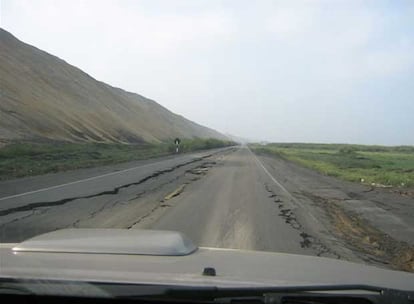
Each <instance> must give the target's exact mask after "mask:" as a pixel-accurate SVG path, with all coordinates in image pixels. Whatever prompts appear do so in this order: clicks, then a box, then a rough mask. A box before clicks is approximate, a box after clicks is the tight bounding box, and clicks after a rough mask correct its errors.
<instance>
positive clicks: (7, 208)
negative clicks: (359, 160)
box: [0, 147, 414, 268]
mask: <svg viewBox="0 0 414 304" xmlns="http://www.w3.org/2000/svg"><path fill="white" fill-rule="evenodd" d="M355 187H361V186H360V185H352V184H347V183H343V182H339V181H336V180H334V179H332V178H328V177H323V176H320V175H317V174H316V173H314V172H313V171H310V170H307V169H304V168H300V167H298V166H296V165H294V164H291V163H288V162H286V161H284V160H281V159H273V158H269V157H266V156H257V155H255V154H253V153H252V152H251V151H250V149H248V148H247V147H232V148H226V149H218V150H214V151H207V152H200V153H192V154H185V155H180V156H176V157H169V158H162V159H156V160H147V161H141V162H135V163H129V164H121V165H116V166H109V167H103V168H96V169H85V170H78V171H72V172H66V173H59V174H53V175H46V176H40V177H32V178H26V179H20V180H14V181H8V182H2V183H0V232H1V233H0V239H1V241H2V242H19V241H22V240H24V239H26V238H29V237H32V236H34V235H37V234H40V233H44V232H48V231H52V230H56V229H59V228H68V227H81V228H91V227H94V228H128V229H137V228H144V229H165V230H177V231H181V232H183V233H185V234H186V235H188V236H189V237H190V238H191V239H192V240H193V241H194V242H195V243H197V244H199V245H200V246H208V247H221V248H235V249H247V250H264V251H275V252H286V253H294V254H306V255H317V256H326V257H331V258H340V259H345V260H349V261H355V262H364V263H370V264H375V265H380V266H384V267H391V268H392V267H394V268H395V267H396V266H395V265H393V264H390V262H389V260H387V259H386V258H385V257H384V258H383V259H382V260H381V259H378V257H377V256H375V254H371V253H370V252H369V251H367V250H365V249H367V248H365V247H364V248H362V247H359V246H358V245H359V243H358V241H359V240H358V239H355V240H354V239H350V236H348V235H347V234H346V232H347V230H346V228H347V227H348V226H347V225H345V224H344V223H342V222H341V223H342V224H343V225H342V226H340V225H338V223H337V222H336V220H337V217H338V218H340V219H341V220H342V221H345V220H346V219H347V212H348V211H347V209H346V208H343V207H341V206H340V205H339V204H340V202H342V201H348V202H350V204H348V205H347V208H349V206H352V202H355V201H356V200H357V199H356V197H355V195H356V194H358V193H359V194H360V195H373V193H375V191H367V190H366V188H355ZM350 193H353V194H354V197H350V195H351V194H350ZM384 195H385V194H384ZM390 195H391V194H390ZM359 199H360V200H359V202H365V203H360V204H359V205H358V208H360V207H361V206H363V207H364V206H365V207H366V206H370V205H369V204H372V200H369V198H366V197H360V198H359ZM376 199H377V200H376V201H377V202H380V200H378V197H376ZM387 199H389V197H384V200H387ZM328 200H335V201H334V202H333V203H332V204H329V205H323V204H324V203H325V204H326V203H327V202H328ZM357 201H358V200H357ZM398 203H399V204H400V206H404V204H406V205H407V206H412V200H411V199H410V198H407V199H406V200H404V198H398ZM364 204H365V205H364ZM367 204H368V205H367ZM410 204H411V205H410ZM354 205H355V204H354ZM326 206H329V208H327V207H326ZM333 206H335V208H333ZM371 207H372V206H371ZM383 207H384V206H383ZM375 208H377V211H378V210H379V209H381V210H383V211H384V212H386V215H387V219H386V220H384V219H382V220H381V221H379V225H380V226H381V225H382V226H381V227H380V228H381V231H382V232H381V233H387V235H393V234H395V240H394V241H395V243H390V246H391V245H392V246H394V247H395V246H396V245H395V244H406V243H407V242H408V246H409V245H410V244H409V242H410V241H412V240H413V239H414V238H413V236H414V234H413V231H414V230H413V226H412V224H411V222H412V221H410V220H409V219H410V218H412V216H413V214H410V213H409V212H408V213H407V212H406V211H405V212H400V213H398V210H400V209H398V210H396V211H395V212H394V211H393V210H391V209H386V208H380V207H378V206H377V205H376V206H375ZM411 208H412V207H411ZM358 210H359V211H361V213H360V215H361V216H362V215H364V214H363V212H362V210H363V208H362V209H361V208H360V209H358ZM358 210H357V211H358ZM371 210H372V209H371ZM407 210H411V211H412V209H409V207H407ZM354 211H355V210H353V212H354ZM338 212H339V213H338ZM371 213H372V212H371ZM371 213H370V212H367V214H371ZM376 214H377V213H376ZM366 218H367V221H369V220H371V222H370V223H371V224H373V225H374V224H375V225H377V224H378V223H377V222H378V219H376V218H375V217H372V216H371V218H369V217H366ZM364 219H365V217H364ZM345 223H346V222H345ZM367 225H368V226H369V223H368V224H367ZM375 227H376V226H375ZM353 229H354V230H352V231H353V233H354V234H355V229H356V228H355V227H353ZM361 231H362V232H361V233H365V232H366V231H363V229H362V230H361ZM375 231H376V230H375ZM378 231H379V230H378ZM384 231H385V232H384ZM376 233H379V232H376ZM363 236H364V237H365V235H364V234H363ZM376 237H378V236H376ZM388 258H389V257H388ZM399 267H400V266H399ZM400 268H401V267H400Z"/></svg>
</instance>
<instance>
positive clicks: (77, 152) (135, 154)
mask: <svg viewBox="0 0 414 304" xmlns="http://www.w3.org/2000/svg"><path fill="white" fill-rule="evenodd" d="M232 144H234V143H232V142H226V141H221V140H216V139H185V140H183V141H182V142H181V145H180V152H190V151H196V150H204V149H212V148H219V147H224V146H230V145H232ZM174 152H175V145H174V144H171V143H168V144H167V143H162V144H139V145H124V144H93V143H90V144H73V143H53V144H52V143H48V144H33V143H31V144H29V143H19V144H10V145H7V146H5V147H3V148H0V180H6V179H12V178H17V177H24V176H29V175H40V174H46V173H51V172H59V171H66V170H72V169H77V168H88V167H97V166H102V165H108V164H115V163H121V162H127V161H132V160H139V159H148V158H153V157H159V156H164V155H169V154H173V153H174Z"/></svg>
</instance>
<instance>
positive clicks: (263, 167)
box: [247, 147, 318, 222]
mask: <svg viewBox="0 0 414 304" xmlns="http://www.w3.org/2000/svg"><path fill="white" fill-rule="evenodd" d="M247 149H248V150H249V152H250V153H251V154H252V156H253V158H254V159H255V160H256V162H257V164H258V165H259V166H260V167H261V168H262V169H263V170H264V172H266V174H267V175H268V176H269V177H270V179H271V180H272V181H273V182H274V183H275V184H276V185H277V186H278V187H279V188H280V189H282V190H283V191H284V192H285V193H286V194H287V196H288V197H289V198H290V199H291V200H292V201H293V202H294V203H296V205H298V206H300V207H302V208H303V207H304V206H303V204H302V203H301V202H299V201H298V200H297V199H296V198H295V197H294V196H293V195H292V194H290V192H289V191H288V190H287V189H286V188H285V187H284V186H283V185H282V184H281V183H279V182H278V181H277V180H276V178H274V177H273V175H272V174H271V173H270V172H269V171H268V170H267V169H266V167H265V166H264V165H263V164H262V162H261V161H260V160H259V159H258V158H257V157H256V155H255V154H254V153H253V152H252V150H250V148H249V147H247ZM308 215H309V216H310V217H311V218H312V219H313V220H314V221H315V222H318V220H317V219H316V217H315V216H314V215H313V214H312V213H311V212H308Z"/></svg>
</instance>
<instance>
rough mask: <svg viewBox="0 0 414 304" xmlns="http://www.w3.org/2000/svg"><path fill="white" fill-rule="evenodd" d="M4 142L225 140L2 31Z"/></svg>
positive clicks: (0, 121)
mask: <svg viewBox="0 0 414 304" xmlns="http://www.w3.org/2000/svg"><path fill="white" fill-rule="evenodd" d="M0 85H1V87H0V88H1V91H0V98H1V99H0V143H1V142H3V143H4V142H9V141H23V140H24V141H33V140H35V141H42V140H43V141H49V140H58V141H72V142H82V141H95V142H131V143H132V142H141V141H150V142H159V141H162V140H167V139H171V138H175V137H177V136H178V137H182V138H193V137H201V138H207V137H213V138H225V137H224V136H223V135H221V134H220V133H218V132H216V131H214V130H211V129H208V128H206V127H203V126H200V125H198V124H196V123H194V122H192V121H190V120H188V119H186V118H184V117H182V116H179V115H176V114H174V113H172V112H170V111H169V110H167V109H166V108H164V107H162V106H160V105H159V104H157V103H156V102H154V101H152V100H150V99H147V98H145V97H143V96H140V95H138V94H134V93H130V92H126V91H124V90H122V89H118V88H114V87H111V86H109V85H107V84H105V83H103V82H100V81H97V80H95V79H94V78H92V77H90V76H89V75H88V74H86V73H84V72H83V71H81V70H79V69H78V68H76V67H74V66H72V65H70V64H68V63H66V62H65V61H63V60H61V59H59V58H57V57H55V56H52V55H50V54H48V53H46V52H44V51H41V50H39V49H37V48H35V47H33V46H30V45H28V44H25V43H23V42H21V41H19V40H18V39H16V38H15V37H14V36H13V35H11V34H10V33H8V32H7V31H5V30H3V29H0Z"/></svg>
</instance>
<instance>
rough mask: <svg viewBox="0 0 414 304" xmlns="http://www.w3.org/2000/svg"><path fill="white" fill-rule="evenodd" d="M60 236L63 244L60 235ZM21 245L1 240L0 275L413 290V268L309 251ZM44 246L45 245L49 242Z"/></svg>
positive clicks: (156, 282) (4, 276) (191, 284)
mask: <svg viewBox="0 0 414 304" xmlns="http://www.w3.org/2000/svg"><path fill="white" fill-rule="evenodd" d="M108 231H109V230H108ZM108 231H107V232H108ZM111 237H112V241H111V242H112V243H115V244H116V238H114V236H113V235H111V233H108V240H110V239H111ZM152 238H155V239H156V238H157V236H156V235H155V236H152ZM55 240H56V238H55ZM125 240H127V239H125V238H124V239H123V242H124V243H125ZM43 241H44V239H43ZM59 241H60V243H61V244H65V243H67V240H66V241H65V239H64V237H63V240H62V239H60V240H59ZM164 241H165V239H164ZM90 243H91V242H90ZM132 243H133V242H132ZM138 243H139V242H138ZM154 243H155V244H156V243H157V242H154ZM178 243H179V242H178ZM24 244H25V243H22V244H1V245H0V277H1V278H14V279H36V280H38V279H40V280H69V281H78V282H111V283H133V284H156V285H160V284H162V285H176V286H177V285H179V286H181V285H182V286H205V287H211V286H214V287H237V288H239V287H258V286H261V287H274V286H298V285H300V286H307V285H325V284H326V285H333V284H335V285H336V284H341V285H343V284H349V285H356V284H357V285H359V284H361V285H372V286H378V287H383V288H394V289H400V290H414V274H412V273H407V272H400V271H392V270H386V269H381V268H377V267H373V266H367V265H361V264H355V263H351V262H346V261H342V260H337V259H330V258H321V257H313V256H304V255H294V254H286V253H273V252H258V251H246V250H233V249H218V248H205V247H200V248H197V247H193V246H192V245H191V244H190V245H188V242H187V241H185V244H186V246H189V248H190V249H191V250H188V252H185V250H184V251H183V250H181V251H179V253H178V254H168V255H163V254H159V253H158V254H157V255H151V254H148V252H146V253H145V254H135V253H134V252H128V253H123V252H116V251H112V252H111V251H110V250H103V251H102V252H104V253H97V252H98V251H97V250H95V252H82V250H80V249H78V250H77V251H73V252H65V251H64V250H61V251H59V250H58V249H59V248H58V249H55V250H54V251H50V250H49V251H48V250H43V249H42V250H30V246H26V250H21V249H22V248H24V247H25V246H24ZM30 244H31V243H29V245H30ZM51 244H53V240H52V241H51ZM55 244H56V243H55ZM92 244H93V242H92ZM97 244H98V245H99V244H100V243H99V241H97ZM101 245H102V244H101ZM42 246H43V247H45V246H46V247H47V243H43V244H42ZM66 246H67V245H66ZM99 246H100V245H99ZM178 246H180V244H178ZM51 247H52V245H51ZM90 247H94V246H91V245H90V244H89V248H90ZM13 248H14V249H13ZM19 248H20V250H19ZM98 248H99V247H98ZM16 249H17V250H16ZM65 250H67V248H66V249H65ZM146 250H151V249H148V248H146ZM205 268H214V269H215V272H216V275H215V276H211V275H210V276H206V275H203V270H204V269H205Z"/></svg>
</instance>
